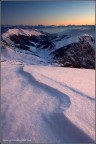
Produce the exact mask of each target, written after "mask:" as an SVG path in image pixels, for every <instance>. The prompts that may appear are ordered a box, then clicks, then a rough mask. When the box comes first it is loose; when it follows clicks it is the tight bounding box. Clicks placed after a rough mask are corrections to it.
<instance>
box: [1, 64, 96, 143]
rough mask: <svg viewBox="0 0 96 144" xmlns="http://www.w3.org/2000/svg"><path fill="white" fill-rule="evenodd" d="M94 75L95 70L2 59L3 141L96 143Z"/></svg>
mask: <svg viewBox="0 0 96 144" xmlns="http://www.w3.org/2000/svg"><path fill="white" fill-rule="evenodd" d="M73 75H74V78H73ZM82 76H83V77H82ZM94 78H95V71H94V70H85V69H80V70H79V69H71V68H62V67H53V66H40V65H26V64H22V65H20V64H18V63H16V64H15V63H14V64H11V63H9V62H8V61H5V62H2V64H1V83H2V86H1V116H2V119H1V124H2V133H3V140H9V142H10V140H12V139H13V140H14V139H15V140H19V142H20V140H21V141H23V140H27V141H28V140H29V143H93V142H94V140H95V81H94ZM81 83H82V85H81ZM19 142H18V143H19ZM23 143H24V142H23ZM25 143H26V142H25Z"/></svg>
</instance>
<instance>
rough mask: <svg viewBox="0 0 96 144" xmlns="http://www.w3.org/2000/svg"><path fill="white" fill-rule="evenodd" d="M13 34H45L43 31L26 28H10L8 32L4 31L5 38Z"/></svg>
mask: <svg viewBox="0 0 96 144" xmlns="http://www.w3.org/2000/svg"><path fill="white" fill-rule="evenodd" d="M11 35H25V36H32V35H36V36H40V35H43V34H42V33H41V32H39V31H37V30H25V29H9V30H8V31H7V32H5V33H3V35H2V36H3V38H4V37H5V38H7V37H9V36H11Z"/></svg>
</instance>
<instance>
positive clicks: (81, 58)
mask: <svg viewBox="0 0 96 144" xmlns="http://www.w3.org/2000/svg"><path fill="white" fill-rule="evenodd" d="M92 43H93V38H92V37H90V36H88V35H84V36H82V37H79V42H78V43H74V44H70V45H67V46H66V47H63V48H60V49H58V50H56V51H55V52H53V53H52V54H53V59H55V61H56V62H57V63H59V64H61V65H62V66H64V67H74V68H88V69H94V68H95V49H94V48H93V45H92Z"/></svg>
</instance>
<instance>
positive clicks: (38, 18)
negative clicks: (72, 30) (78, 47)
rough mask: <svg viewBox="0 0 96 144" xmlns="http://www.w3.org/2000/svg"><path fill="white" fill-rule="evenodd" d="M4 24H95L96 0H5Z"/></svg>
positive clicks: (2, 11) (2, 7)
mask: <svg viewBox="0 0 96 144" xmlns="http://www.w3.org/2000/svg"><path fill="white" fill-rule="evenodd" d="M1 21H2V24H30V25H31V24H33V25H38V24H44V25H64V24H65V25H67V24H94V23H95V1H92V0H90V1H78V0H77V1H75V0H74V1H55V2H54V1H53V2H51V1H49V2H48V1H41V2H40V1H38V2H37V1H35V2H33V1H25V2H24V1H21V2H19V1H3V2H2V3H1Z"/></svg>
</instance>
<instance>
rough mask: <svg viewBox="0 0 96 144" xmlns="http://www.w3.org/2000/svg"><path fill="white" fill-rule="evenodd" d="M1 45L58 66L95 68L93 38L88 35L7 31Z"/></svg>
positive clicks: (21, 30) (20, 30)
mask: <svg viewBox="0 0 96 144" xmlns="http://www.w3.org/2000/svg"><path fill="white" fill-rule="evenodd" d="M2 43H3V46H5V47H6V46H7V47H11V48H12V49H13V50H14V51H18V52H22V53H24V52H25V53H29V54H31V55H35V56H38V57H41V58H43V59H45V61H46V60H47V61H49V62H50V63H54V62H55V63H57V64H59V65H60V66H65V67H76V68H92V69H93V68H94V67H95V50H94V38H93V37H92V36H91V35H89V34H81V35H73V36H70V35H61V36H58V35H56V34H55V35H54V34H48V33H44V32H42V31H39V30H35V29H34V30H33V29H32V30H25V29H9V30H8V31H7V32H5V33H3V34H2ZM90 52H91V53H90ZM71 53H72V54H71ZM76 54H77V55H78V57H77V56H75V55H76ZM69 59H70V60H69ZM70 61H71V62H70Z"/></svg>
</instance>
